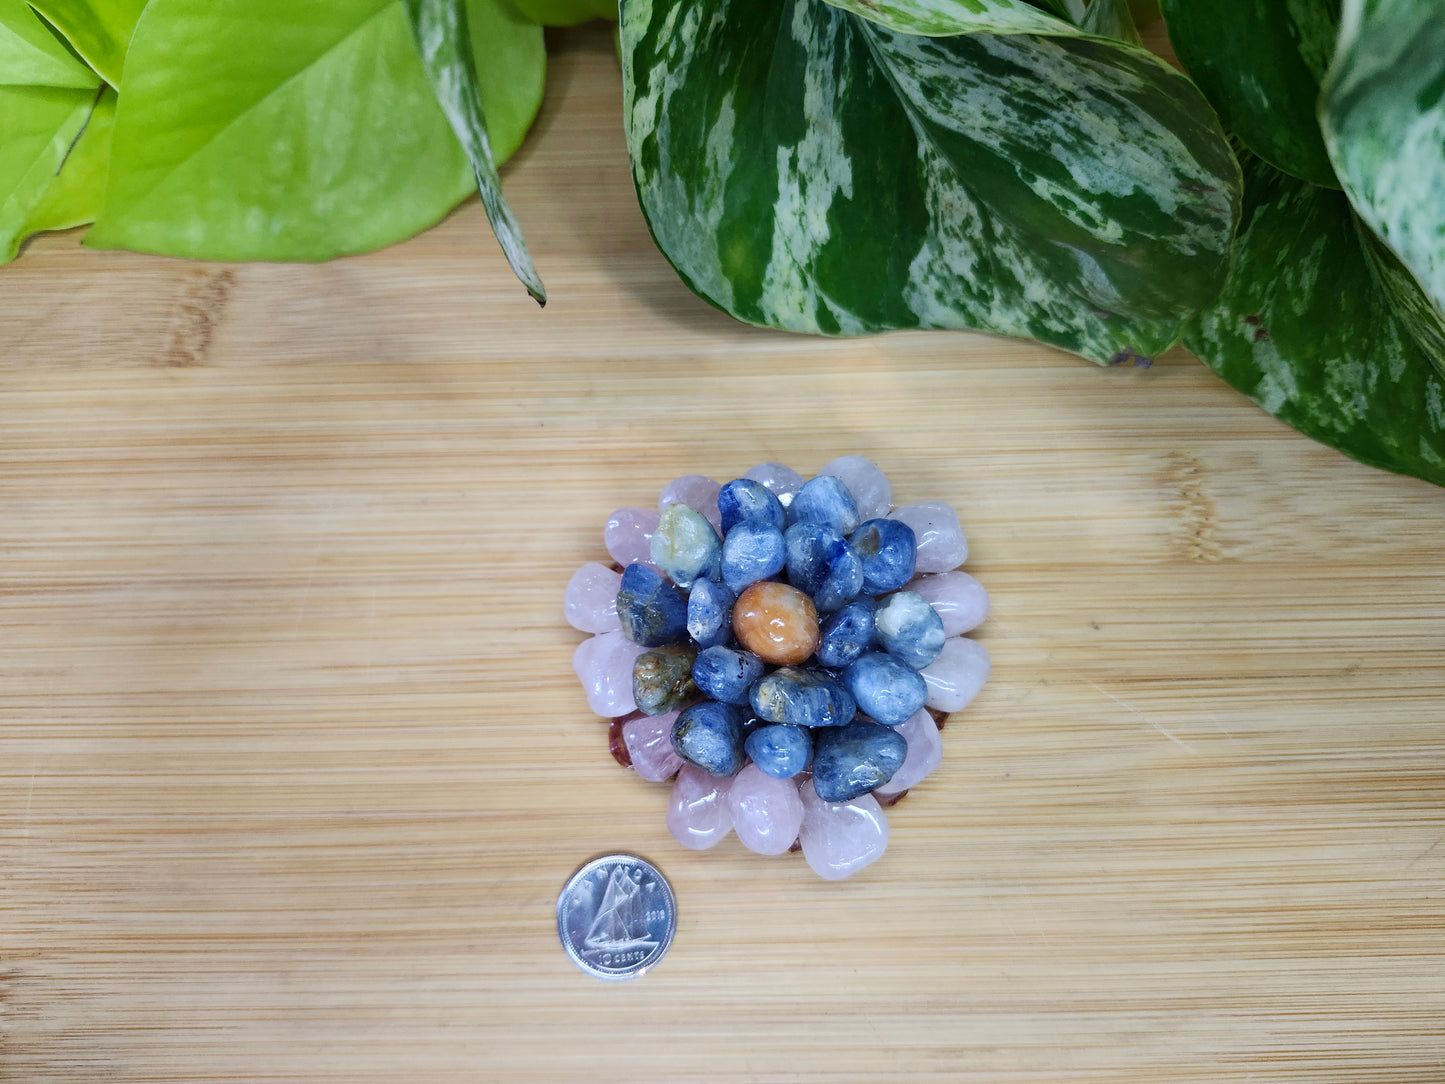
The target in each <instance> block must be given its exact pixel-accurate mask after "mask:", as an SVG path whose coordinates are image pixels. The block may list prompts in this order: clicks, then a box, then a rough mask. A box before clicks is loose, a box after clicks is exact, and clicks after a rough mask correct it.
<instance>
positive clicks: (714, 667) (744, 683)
mask: <svg viewBox="0 0 1445 1084" xmlns="http://www.w3.org/2000/svg"><path fill="white" fill-rule="evenodd" d="M762 676H763V660H762V659H760V658H758V657H757V656H756V655H752V654H749V653H748V652H746V651H734V650H733V649H732V648H730V647H722V646H720V645H719V646H714V647H709V648H707V649H705V650H703V651H699V652H698V653H697V661H696V662H694V663H693V664H692V681H693V684H694V685H696V686H697V687H698V688H699V689H700V690H702V692H703V693H705V694H706V695H708V696H710V697H712V698H713V699H714V700H721V701H723V702H724V703H726V704H746V703H747V702H748V690H749V689H751V688H752V685H753V682H755V681H757V680H758V678H760V677H762Z"/></svg>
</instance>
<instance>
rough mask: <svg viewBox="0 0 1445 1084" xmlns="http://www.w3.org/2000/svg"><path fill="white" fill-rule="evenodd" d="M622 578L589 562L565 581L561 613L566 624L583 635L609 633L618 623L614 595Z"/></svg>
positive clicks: (620, 584)
mask: <svg viewBox="0 0 1445 1084" xmlns="http://www.w3.org/2000/svg"><path fill="white" fill-rule="evenodd" d="M621 586H622V577H621V575H619V574H618V573H616V572H613V571H612V569H610V568H608V567H607V566H606V565H599V564H598V563H597V562H596V561H588V562H587V563H586V564H585V565H583V566H582V567H581V568H579V569H578V570H577V571H576V572H574V573H573V574H572V578H571V579H570V580H568V581H567V592H566V594H564V595H563V596H562V610H563V612H564V613H565V614H566V615H567V624H569V625H571V626H572V627H573V628H574V629H581V630H582V631H583V632H611V631H612V630H613V629H616V628H621V625H619V624H618V622H617V591H618V588H620V587H621Z"/></svg>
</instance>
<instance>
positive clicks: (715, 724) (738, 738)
mask: <svg viewBox="0 0 1445 1084" xmlns="http://www.w3.org/2000/svg"><path fill="white" fill-rule="evenodd" d="M672 751H673V752H674V753H676V754H677V755H678V756H680V757H682V759H683V760H685V761H687V762H688V763H689V764H692V765H694V766H696V767H698V768H701V769H702V770H703V771H705V772H707V773H708V774H709V775H736V774H737V773H738V771H739V770H740V769H741V768H742V766H743V716H742V712H740V711H738V709H737V708H735V707H733V706H732V705H731V704H720V703H718V702H717V701H716V700H704V701H702V702H701V703H698V704H694V705H693V706H692V707H690V708H687V709H685V710H684V711H683V712H682V713H681V714H680V715H678V717H677V721H676V722H674V723H673V724H672Z"/></svg>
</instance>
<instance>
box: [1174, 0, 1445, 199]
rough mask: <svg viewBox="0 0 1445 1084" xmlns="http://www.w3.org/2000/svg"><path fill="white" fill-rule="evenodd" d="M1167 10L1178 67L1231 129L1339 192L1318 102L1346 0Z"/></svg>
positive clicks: (1244, 0) (1177, 3)
mask: <svg viewBox="0 0 1445 1084" xmlns="http://www.w3.org/2000/svg"><path fill="white" fill-rule="evenodd" d="M1424 2H1426V3H1429V2H1432V0H1424ZM1162 6H1163V9H1164V20H1165V22H1166V23H1168V25H1169V40H1170V42H1171V44H1172V45H1173V46H1174V51H1175V54H1176V55H1177V56H1178V57H1179V62H1180V63H1181V64H1183V65H1184V70H1185V71H1187V72H1188V73H1189V74H1190V76H1191V77H1193V79H1194V81H1195V82H1196V83H1198V84H1199V89H1200V90H1202V91H1203V92H1204V96H1205V97H1206V98H1208V99H1209V101H1210V104H1212V105H1213V106H1214V108H1215V109H1217V110H1219V115H1220V117H1222V118H1223V120H1224V125H1225V127H1226V128H1228V129H1229V130H1230V131H1231V132H1233V133H1234V134H1235V135H1236V136H1238V137H1239V139H1240V140H1241V141H1242V142H1243V143H1244V144H1245V146H1247V147H1248V148H1249V149H1250V150H1251V151H1253V152H1254V153H1255V154H1257V155H1258V156H1259V157H1261V158H1263V159H1264V160H1265V161H1266V162H1268V163H1270V164H1271V165H1273V166H1275V167H1276V168H1277V169H1282V170H1284V171H1285V172H1286V173H1292V174H1293V175H1294V176H1296V177H1301V178H1303V179H1304V180H1307V181H1313V182H1314V183H1315V184H1321V185H1327V186H1330V187H1336V188H1337V187H1339V182H1337V181H1336V180H1335V174H1334V170H1333V169H1332V168H1331V167H1330V160H1329V157H1328V156H1327V155H1326V154H1325V146H1324V142H1323V141H1322V140H1321V139H1320V128H1319V122H1318V121H1317V120H1316V118H1315V103H1316V100H1317V99H1318V98H1319V93H1320V80H1321V78H1323V76H1324V74H1325V69H1326V67H1327V66H1328V65H1329V62H1330V56H1331V54H1332V53H1333V52H1334V47H1335V35H1336V31H1337V28H1338V26H1339V15H1340V0H1217V2H1215V3H1202V2H1201V0H1162ZM1437 11H1438V8H1437Z"/></svg>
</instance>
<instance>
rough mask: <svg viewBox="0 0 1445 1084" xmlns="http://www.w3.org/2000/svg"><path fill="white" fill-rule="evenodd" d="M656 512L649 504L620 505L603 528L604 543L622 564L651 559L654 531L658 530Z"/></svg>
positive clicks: (649, 563)
mask: <svg viewBox="0 0 1445 1084" xmlns="http://www.w3.org/2000/svg"><path fill="white" fill-rule="evenodd" d="M657 519H658V516H657V513H656V512H653V511H651V510H649V509H646V508H619V509H618V510H617V511H615V512H613V513H612V515H611V516H610V517H608V520H607V526H606V527H604V528H603V530H602V544H603V545H604V546H606V547H607V552H608V553H609V554H610V555H611V557H612V559H613V560H614V561H616V562H617V563H618V564H619V565H621V566H622V567H623V568H626V567H627V566H628V565H647V566H648V567H649V568H656V567H657V566H655V565H654V564H653V563H652V533H653V532H654V531H656V530H657Z"/></svg>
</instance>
